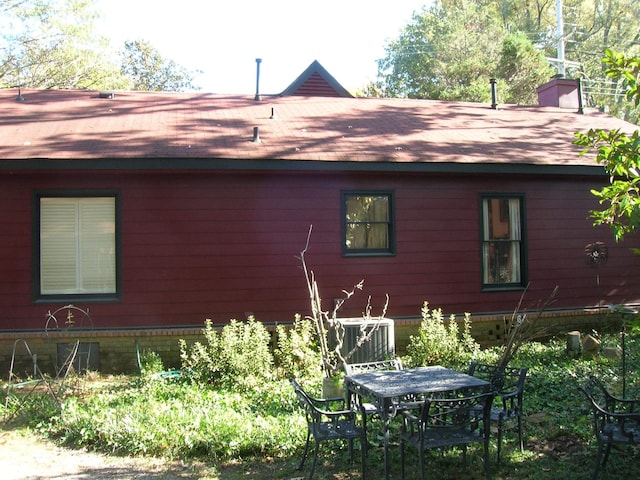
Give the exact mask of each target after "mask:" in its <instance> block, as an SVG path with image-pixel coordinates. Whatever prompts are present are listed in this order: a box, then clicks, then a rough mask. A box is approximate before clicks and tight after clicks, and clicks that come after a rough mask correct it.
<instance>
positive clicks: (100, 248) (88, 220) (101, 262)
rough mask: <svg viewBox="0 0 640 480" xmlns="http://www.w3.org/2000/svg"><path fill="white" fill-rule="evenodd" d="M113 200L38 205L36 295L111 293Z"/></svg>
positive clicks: (70, 200)
mask: <svg viewBox="0 0 640 480" xmlns="http://www.w3.org/2000/svg"><path fill="white" fill-rule="evenodd" d="M115 254H116V252H115V198H113V197H96V198H41V199H40V279H41V282H40V293H42V294H45V295H46V294H78V293H115V291H116V274H115V264H116V260H115V258H116V255H115Z"/></svg>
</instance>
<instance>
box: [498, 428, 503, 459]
mask: <svg viewBox="0 0 640 480" xmlns="http://www.w3.org/2000/svg"><path fill="white" fill-rule="evenodd" d="M502 426H503V425H502V417H500V419H499V420H498V464H500V463H501V462H502Z"/></svg>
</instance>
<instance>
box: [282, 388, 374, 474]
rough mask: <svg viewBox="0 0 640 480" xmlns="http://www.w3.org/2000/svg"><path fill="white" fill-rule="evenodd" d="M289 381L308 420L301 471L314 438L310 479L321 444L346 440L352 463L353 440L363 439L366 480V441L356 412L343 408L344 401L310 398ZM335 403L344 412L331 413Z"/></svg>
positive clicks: (361, 447)
mask: <svg viewBox="0 0 640 480" xmlns="http://www.w3.org/2000/svg"><path fill="white" fill-rule="evenodd" d="M290 382H291V386H292V387H293V390H294V391H295V393H296V396H297V397H298V402H299V403H300V406H301V407H302V409H303V411H304V413H305V417H306V420H307V441H306V443H305V446H304V453H303V454H302V460H301V462H300V465H299V467H298V470H302V468H303V467H304V462H305V460H306V459H307V454H308V453H309V446H310V444H311V437H313V440H314V444H315V445H314V450H313V463H312V465H311V471H310V472H309V480H311V478H313V473H314V471H315V468H316V463H317V460H318V451H319V449H320V443H321V442H324V441H334V440H346V441H347V443H348V445H349V458H351V459H352V460H353V441H354V440H356V439H357V440H360V450H361V453H362V459H361V470H362V478H363V479H364V478H365V458H366V441H365V437H364V429H363V428H361V427H360V426H358V425H357V418H356V417H357V415H356V412H355V411H354V410H352V409H347V408H344V406H345V404H344V398H325V399H319V398H314V397H311V396H310V395H308V394H307V393H306V392H305V391H304V390H303V389H302V387H301V386H300V384H299V383H298V382H297V381H296V380H295V379H293V378H292V379H290ZM334 404H338V405H339V406H340V407H341V409H340V410H330V406H331V405H334Z"/></svg>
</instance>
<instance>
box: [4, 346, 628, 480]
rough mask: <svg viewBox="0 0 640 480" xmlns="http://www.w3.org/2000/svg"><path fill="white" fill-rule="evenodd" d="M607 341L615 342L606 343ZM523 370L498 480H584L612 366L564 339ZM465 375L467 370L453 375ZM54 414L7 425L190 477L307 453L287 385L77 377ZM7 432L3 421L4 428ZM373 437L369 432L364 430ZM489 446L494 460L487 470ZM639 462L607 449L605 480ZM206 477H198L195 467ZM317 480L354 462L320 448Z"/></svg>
mask: <svg viewBox="0 0 640 480" xmlns="http://www.w3.org/2000/svg"><path fill="white" fill-rule="evenodd" d="M605 340H606V341H607V342H609V343H615V342H617V341H618V340H619V339H618V338H617V337H615V336H613V337H609V338H607V339H605ZM639 346H640V339H639V338H638V337H637V336H634V335H632V336H629V337H627V397H633V398H639V397H640V382H638V380H639V378H640V373H639V371H640V370H639V369H638V367H639V366H640V361H639V354H638V347H639ZM498 354H499V352H497V351H496V350H486V351H483V352H481V354H480V355H481V358H480V359H479V360H480V361H487V362H491V361H495V360H496V359H497V356H498ZM511 365H513V366H528V367H529V376H528V378H527V381H526V384H525V414H526V419H525V424H524V426H525V427H524V428H525V451H524V452H523V453H521V452H520V451H519V449H518V448H517V447H516V444H517V435H516V434H515V431H514V430H513V429H511V430H507V433H506V437H505V440H504V445H503V460H502V464H501V465H497V464H496V463H495V461H494V462H493V463H492V472H493V478H494V479H505V480H506V479H528V478H531V479H534V478H535V479H536V480H551V479H557V478H571V479H577V480H581V479H585V480H586V479H588V478H591V474H592V468H593V462H594V460H595V440H594V438H593V434H592V425H591V417H590V413H589V410H588V406H587V403H586V401H585V399H584V398H583V396H582V394H581V393H580V392H579V391H578V390H577V388H576V387H577V385H578V384H579V383H580V382H581V381H582V380H583V379H584V378H586V377H587V375H589V374H591V373H595V374H597V375H598V376H600V377H601V378H602V379H603V380H604V382H605V383H606V384H607V385H608V386H609V387H610V388H611V389H612V390H613V391H614V392H617V393H620V391H621V384H622V379H621V362H620V360H619V359H606V358H603V357H600V356H599V357H596V358H594V359H582V358H578V359H576V358H570V357H568V356H567V355H566V354H565V351H564V343H563V342H562V341H551V342H549V343H546V344H541V343H529V344H526V345H525V346H524V347H523V348H522V349H521V350H520V351H519V352H518V353H517V354H516V356H515V357H514V359H513V361H512V362H511ZM452 366H453V367H456V368H459V369H460V368H463V365H452ZM75 387H76V388H73V389H72V390H70V392H69V393H70V394H69V395H67V396H65V398H64V401H63V402H62V408H61V409H58V408H57V406H56V405H55V403H54V402H52V400H51V398H50V397H49V396H47V395H46V392H38V393H37V394H36V396H35V397H34V396H32V401H31V402H30V403H29V404H28V405H27V406H26V408H25V409H24V410H23V411H22V412H21V413H17V412H15V411H13V410H12V409H13V408H14V407H13V406H12V405H13V404H10V405H9V408H8V409H6V410H5V411H2V410H3V407H4V398H2V400H3V406H2V407H0V412H2V413H3V414H4V416H5V418H6V417H8V416H10V415H12V414H14V413H17V414H16V415H15V416H13V417H12V419H11V424H12V425H19V426H26V427H28V428H29V429H31V430H32V431H35V432H37V433H38V434H39V435H43V436H48V437H50V438H54V439H56V441H57V442H59V443H61V444H63V445H67V446H69V447H72V448H79V447H84V448H87V449H90V450H95V451H100V452H105V453H108V454H112V455H143V456H156V457H163V458H167V459H180V460H182V461H190V460H191V461H193V462H194V463H201V464H202V462H203V461H204V465H205V466H206V468H205V470H203V471H202V472H201V473H202V474H201V475H200V476H198V477H197V478H212V479H216V478H224V479H228V480H239V479H244V478H253V479H258V480H261V479H264V480H266V479H287V480H289V479H292V478H298V477H302V476H303V472H299V471H298V470H296V467H297V464H298V462H299V460H300V458H301V454H302V447H303V445H304V440H305V434H306V425H305V423H304V419H303V418H302V416H301V414H300V412H299V410H298V409H297V405H296V402H295V398H294V396H293V393H292V391H291V388H290V386H289V384H288V382H287V381H286V379H280V380H274V381H273V382H270V383H268V384H265V385H262V386H259V387H258V388H255V389H252V390H249V391H245V392H237V391H232V390H229V389H225V390H218V389H214V388H211V387H198V386H194V385H191V384H190V383H188V382H184V381H181V380H180V379H175V378H174V379H172V378H162V377H159V376H157V375H156V376H154V375H145V376H141V377H136V378H131V377H109V378H105V377H100V376H97V375H92V376H90V377H88V378H82V379H78V380H77V383H76V385H75ZM6 425H7V424H6V423H5V426H6ZM372 427H373V428H375V425H372ZM495 453H496V448H495V443H493V445H492V454H493V455H492V459H493V460H495ZM390 457H391V472H392V478H399V475H400V464H399V451H398V448H397V446H392V447H391V450H390ZM481 457H482V455H481V452H480V450H479V449H478V448H477V447H475V446H473V447H471V448H470V450H469V458H468V464H466V465H465V464H464V463H463V462H462V456H461V455H460V451H458V450H455V449H453V450H449V451H446V452H444V453H441V452H438V453H435V454H431V455H430V456H429V460H428V467H427V468H428V469H429V471H430V473H431V474H432V476H433V474H434V473H435V472H437V474H436V475H437V478H438V479H440V480H444V479H458V478H470V479H473V478H483V476H482V466H481ZM382 458H383V457H382V450H381V448H379V447H374V448H372V449H371V450H370V451H369V455H368V458H367V476H368V478H372V479H378V478H382V476H383V470H382ZM416 459H417V456H416V455H415V452H411V451H408V465H409V466H408V473H407V478H419V472H418V471H417V469H416V466H415V464H416ZM638 460H639V459H638V452H637V450H635V449H629V450H628V451H627V450H624V451H616V450H614V451H613V452H612V454H611V458H610V459H609V464H608V465H607V468H606V470H605V472H604V473H603V475H602V478H603V479H618V478H619V479H622V478H625V479H627V478H635V476H636V475H637V465H638ZM203 468H204V467H203ZM314 478H317V479H318V480H328V479H333V480H336V479H338V480H347V479H359V478H361V476H360V471H359V452H355V454H354V461H353V464H351V463H350V461H349V457H348V453H347V450H346V449H345V448H341V446H339V445H336V446H330V445H328V444H327V445H323V447H322V450H321V457H320V460H319V464H318V466H317V468H316V475H315V477H314Z"/></svg>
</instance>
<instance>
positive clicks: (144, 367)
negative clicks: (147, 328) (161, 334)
mask: <svg viewBox="0 0 640 480" xmlns="http://www.w3.org/2000/svg"><path fill="white" fill-rule="evenodd" d="M163 371H164V364H163V363H162V358H160V355H159V354H158V353H157V352H154V351H153V350H144V351H143V352H142V353H141V354H140V373H141V374H142V376H143V377H151V376H153V375H156V374H159V373H162V372H163Z"/></svg>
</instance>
